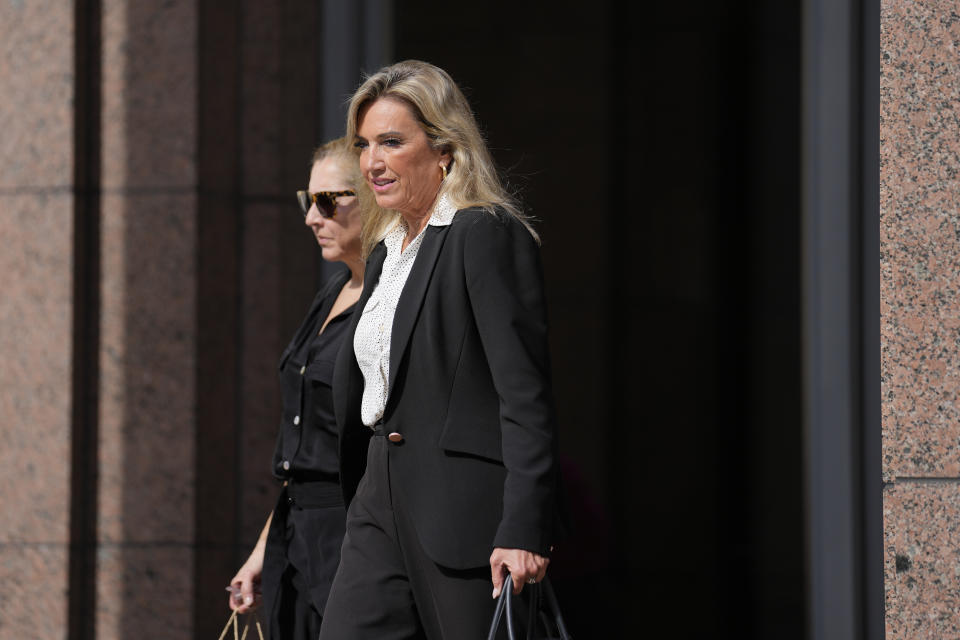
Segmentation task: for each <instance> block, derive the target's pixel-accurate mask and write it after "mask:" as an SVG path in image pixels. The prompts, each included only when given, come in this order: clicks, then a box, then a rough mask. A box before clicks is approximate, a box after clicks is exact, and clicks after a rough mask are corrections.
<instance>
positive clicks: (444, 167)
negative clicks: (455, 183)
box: [440, 164, 447, 180]
mask: <svg viewBox="0 0 960 640" xmlns="http://www.w3.org/2000/svg"><path fill="white" fill-rule="evenodd" d="M440 171H443V177H442V178H440V180H446V179H447V165H445V164H442V165H440Z"/></svg>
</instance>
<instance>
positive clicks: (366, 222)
mask: <svg viewBox="0 0 960 640" xmlns="http://www.w3.org/2000/svg"><path fill="white" fill-rule="evenodd" d="M326 158H333V159H335V160H336V162H337V164H338V165H339V166H340V167H341V168H343V169H344V170H345V173H346V176H347V186H349V187H350V188H351V189H353V190H354V191H355V192H356V194H357V202H358V204H359V206H360V219H361V220H362V221H363V222H362V225H361V227H360V238H361V246H360V253H361V257H362V258H363V259H364V260H366V258H367V256H369V255H370V251H371V250H373V247H374V246H375V244H376V243H374V244H373V245H370V246H369V247H368V246H367V245H368V244H369V243H368V242H366V238H367V237H368V236H369V235H370V234H371V230H370V226H371V225H372V224H374V223H375V222H376V221H377V220H378V219H379V218H381V217H382V216H383V215H384V210H383V209H381V208H380V206H379V205H378V204H377V199H376V197H375V196H374V195H373V192H372V191H371V190H370V186H369V185H368V184H367V181H366V180H364V179H363V174H362V173H360V165H359V163H358V162H357V154H356V153H355V150H354V146H353V138H352V137H351V138H348V137H346V136H344V137H343V138H337V139H335V140H330V141H329V142H325V143H324V144H322V145H320V146H319V147H317V148H316V150H314V152H313V158H312V159H311V160H310V168H311V169H313V167H314V165H316V164H317V163H318V162H320V161H321V160H325V159H326Z"/></svg>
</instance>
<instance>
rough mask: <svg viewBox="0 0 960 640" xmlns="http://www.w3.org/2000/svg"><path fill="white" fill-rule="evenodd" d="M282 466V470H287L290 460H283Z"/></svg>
mask: <svg viewBox="0 0 960 640" xmlns="http://www.w3.org/2000/svg"><path fill="white" fill-rule="evenodd" d="M282 466H283V470H284V471H289V470H290V461H289V460H284V461H283V465H282Z"/></svg>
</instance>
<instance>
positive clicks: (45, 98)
mask: <svg viewBox="0 0 960 640" xmlns="http://www.w3.org/2000/svg"><path fill="white" fill-rule="evenodd" d="M73 27H74V25H73V6H72V5H70V4H65V3H63V2H58V1H57V0H28V1H23V0H21V1H9V0H8V1H6V2H3V3H2V4H0V96H3V99H0V122H2V123H3V135H0V158H3V162H2V163H0V189H5V188H17V187H20V188H22V187H34V188H36V187H40V188H44V189H46V188H50V187H53V186H57V187H60V188H63V187H67V186H69V185H70V183H71V182H72V180H73V173H72V172H73V166H72V162H73V148H72V144H73V134H72V132H73V104H72V100H73Z"/></svg>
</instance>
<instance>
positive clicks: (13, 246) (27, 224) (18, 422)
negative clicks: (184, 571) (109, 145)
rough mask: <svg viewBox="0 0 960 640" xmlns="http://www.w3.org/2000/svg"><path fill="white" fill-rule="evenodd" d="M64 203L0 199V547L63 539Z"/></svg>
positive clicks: (67, 286)
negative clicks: (0, 277)
mask: <svg viewBox="0 0 960 640" xmlns="http://www.w3.org/2000/svg"><path fill="white" fill-rule="evenodd" d="M72 202H73V198H72V196H69V195H62V194H52V195H45V194H42V193H41V194H35V195H27V194H24V195H16V196H14V195H4V196H0V246H2V247H3V249H2V250H0V273H2V274H3V285H2V287H3V294H2V295H0V327H2V328H3V329H2V331H0V357H2V360H3V366H0V416H3V418H2V419H0V486H4V487H16V490H15V491H4V492H3V497H2V500H0V505H2V514H3V517H0V543H3V542H10V541H29V542H44V543H50V542H58V543H66V542H67V540H68V535H69V534H68V531H69V521H68V514H69V512H70V508H69V504H70V484H69V483H70V410H71V403H70V393H71V382H70V381H71V365H70V358H71V342H72V335H71V321H72V314H71V309H72V300H71V297H72V288H73V279H72V276H71V269H72V250H73V246H72V236H73V230H72V216H71V212H72ZM14 514H15V515H14ZM2 590H3V583H2V582H0V592H2Z"/></svg>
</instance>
